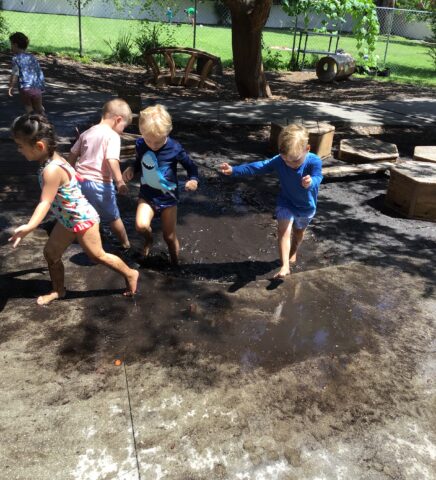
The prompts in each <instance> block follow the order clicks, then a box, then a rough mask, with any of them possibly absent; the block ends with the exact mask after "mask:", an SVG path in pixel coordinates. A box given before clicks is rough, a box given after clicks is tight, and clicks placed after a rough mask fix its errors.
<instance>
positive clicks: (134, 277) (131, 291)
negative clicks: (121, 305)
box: [123, 269, 139, 297]
mask: <svg viewBox="0 0 436 480" xmlns="http://www.w3.org/2000/svg"><path fill="white" fill-rule="evenodd" d="M130 272H131V273H129V275H128V276H127V278H126V287H127V290H126V291H125V292H124V293H123V295H124V296H125V297H133V295H135V293H136V290H137V287H138V278H139V272H138V270H133V269H130Z"/></svg>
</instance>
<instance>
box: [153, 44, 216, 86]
mask: <svg viewBox="0 0 436 480" xmlns="http://www.w3.org/2000/svg"><path fill="white" fill-rule="evenodd" d="M144 57H145V60H146V62H147V66H148V68H149V70H150V72H151V80H152V82H153V83H154V84H155V85H179V86H184V87H194V88H195V87H196V88H211V89H213V88H217V86H218V84H217V83H216V82H215V81H214V80H212V79H211V78H209V75H210V74H211V73H212V71H213V70H215V71H217V72H218V73H221V72H222V66H221V59H220V58H219V57H216V56H215V55H211V54H210V53H207V52H203V51H202V50H197V49H195V48H179V47H160V48H153V49H151V50H148V51H147V52H145V54H144ZM175 57H178V58H181V57H188V60H187V63H186V66H185V67H184V68H182V69H180V68H178V67H177V64H176V58H175ZM159 58H163V59H164V61H165V64H166V67H167V68H165V69H162V68H161V67H160V66H159Z"/></svg>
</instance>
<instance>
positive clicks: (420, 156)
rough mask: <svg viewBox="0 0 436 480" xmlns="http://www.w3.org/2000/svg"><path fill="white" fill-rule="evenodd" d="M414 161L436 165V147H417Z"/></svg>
mask: <svg viewBox="0 0 436 480" xmlns="http://www.w3.org/2000/svg"><path fill="white" fill-rule="evenodd" d="M413 160H418V161H419V162H433V163H436V147H415V151H414V152H413Z"/></svg>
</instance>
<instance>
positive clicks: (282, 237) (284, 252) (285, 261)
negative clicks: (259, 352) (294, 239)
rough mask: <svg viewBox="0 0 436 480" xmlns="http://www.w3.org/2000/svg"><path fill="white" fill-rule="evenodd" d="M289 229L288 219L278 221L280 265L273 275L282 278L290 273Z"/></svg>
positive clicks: (289, 222) (290, 226)
mask: <svg viewBox="0 0 436 480" xmlns="http://www.w3.org/2000/svg"><path fill="white" fill-rule="evenodd" d="M291 230H292V222H291V221H290V220H279V221H278V237H279V238H278V240H279V252H280V261H281V262H282V266H281V267H280V270H279V271H278V272H277V273H276V274H275V275H274V278H284V277H286V275H289V274H290V273H291V270H290V268H289V252H290V251H291Z"/></svg>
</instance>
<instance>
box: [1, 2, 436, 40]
mask: <svg viewBox="0 0 436 480" xmlns="http://www.w3.org/2000/svg"><path fill="white" fill-rule="evenodd" d="M174 4H177V5H178V7H174V6H173V5H174ZM168 5H171V6H173V11H174V20H173V21H174V22H176V23H180V22H185V23H186V22H187V17H186V14H185V13H184V12H183V9H184V8H187V7H190V6H193V2H192V1H190V0H173V2H171V0H169V1H168ZM3 9H4V10H16V11H20V12H33V13H56V14H61V15H62V14H63V15H76V14H77V11H76V10H75V9H74V8H72V7H71V5H70V4H69V3H68V2H67V1H66V0H3ZM165 10H166V6H165V7H160V6H158V5H156V6H155V7H154V8H153V9H152V10H151V11H148V12H142V11H141V10H140V9H139V8H135V9H134V10H131V11H128V10H127V9H126V10H123V11H119V10H117V9H116V8H115V7H114V6H113V5H112V4H111V2H109V3H106V2H103V1H97V0H95V1H93V2H91V4H90V5H88V6H87V7H85V8H83V11H82V14H83V15H85V16H92V17H102V18H135V19H142V18H149V19H151V20H157V19H160V20H163V21H165V20H166V16H165ZM396 15H397V18H396V19H395V22H394V28H393V33H394V34H395V35H401V36H404V37H407V38H413V39H417V40H423V39H425V38H427V37H429V36H430V35H431V30H430V27H429V25H428V24H427V23H425V22H416V21H412V22H411V21H409V20H407V19H406V18H400V17H399V16H398V14H396ZM321 19H322V17H321V16H316V15H314V16H313V17H312V18H311V20H310V24H309V27H310V28H314V27H319V26H320V25H321ZM217 20H218V18H217V15H216V13H215V8H214V4H213V2H212V1H208V0H205V1H204V2H203V3H200V2H198V13H197V23H198V24H200V25H201V24H203V25H216V24H217ZM294 24H295V19H294V18H291V17H289V16H288V15H286V14H285V13H284V12H283V10H282V8H281V7H280V5H273V6H272V8H271V13H270V16H269V18H268V21H267V23H266V27H269V28H290V27H293V26H294ZM303 25H304V23H303V17H300V18H299V20H298V26H299V27H303ZM351 29H352V21H351V19H348V20H347V23H346V24H345V26H343V27H342V30H343V31H345V32H350V31H351Z"/></svg>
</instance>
